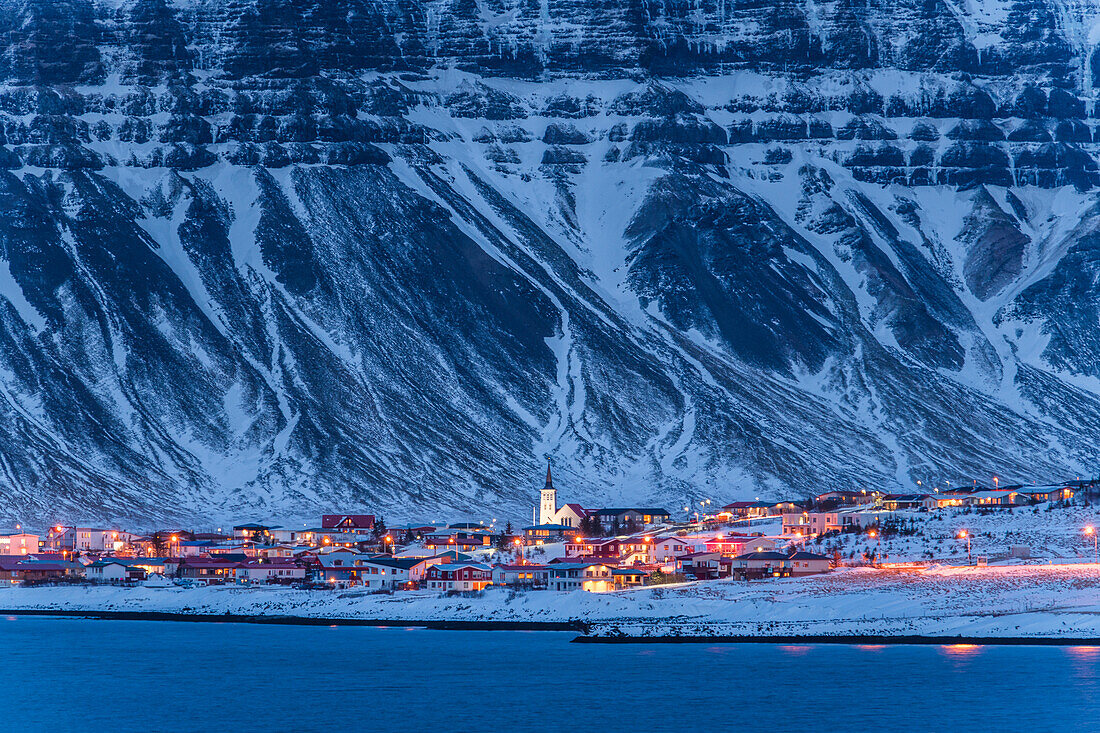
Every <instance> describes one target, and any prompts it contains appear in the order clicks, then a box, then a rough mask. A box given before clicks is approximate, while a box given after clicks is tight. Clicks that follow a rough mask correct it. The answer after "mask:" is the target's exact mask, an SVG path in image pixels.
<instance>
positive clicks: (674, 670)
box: [0, 617, 1100, 733]
mask: <svg viewBox="0 0 1100 733" xmlns="http://www.w3.org/2000/svg"><path fill="white" fill-rule="evenodd" d="M572 637H573V634H568V633H556V632H497V631H492V632H458V631H430V630H422V629H402V628H390V629H376V628H359V627H336V628H330V627H309V626H257V625H250V624H207V623H194V624H192V623H174V622H158V621H150V622H142V621H91V620H69V619H53V618H27V617H7V618H4V617H0V691H2V692H0V700H2V701H3V702H0V729H2V730H5V731H7V730H11V731H38V730H43V731H46V730H50V731H52V730H67V731H84V730H98V731H126V732H128V733H129V732H136V731H161V730H164V731H172V733H185V732H186V731H208V730H209V731H264V732H265V733H269V732H273V731H274V732H279V731H293V732H295V733H303V732H308V731H324V732H325V733H333V732H334V731H345V730H346V731H353V730H387V731H393V732H394V733H403V732H404V731H415V730H424V731H430V732H432V733H444V731H446V732H447V733H452V732H453V733H475V732H478V733H480V732H481V731H493V732H494V733H495V732H496V731H508V732H509V733H510V732H511V731H539V732H542V731H547V732H556V731H571V732H577V731H584V732H585V733H589V732H590V731H600V732H601V733H612V732H617V731H630V732H631V733H635V732H638V731H653V732H654V733H658V732H664V731H670V732H671V731H675V732H677V733H682V732H684V731H708V733H720V732H721V731H725V730H730V729H731V727H732V726H734V725H736V727H737V728H745V729H747V730H751V731H761V732H763V733H771V732H774V731H799V733H802V732H803V731H850V730H857V731H872V732H874V733H883V732H887V731H914V730H920V731H924V730H928V731H987V730H988V731H1028V732H1029V733H1036V732H1037V731H1053V730H1058V731H1073V732H1074V733H1078V732H1079V731H1092V730H1095V731H1100V705H1098V703H1100V649H1091V648H1089V649H1086V648H1058V647H1046V648H1044V647H918V646H907V647H859V646H829V645H820V646H767V645H753V644H746V645H714V646H709V645H672V644H667V645H639V646H634V645H621V646H620V645H608V646H604V645H588V644H570V643H568V642H569V640H570V639H571V638H572Z"/></svg>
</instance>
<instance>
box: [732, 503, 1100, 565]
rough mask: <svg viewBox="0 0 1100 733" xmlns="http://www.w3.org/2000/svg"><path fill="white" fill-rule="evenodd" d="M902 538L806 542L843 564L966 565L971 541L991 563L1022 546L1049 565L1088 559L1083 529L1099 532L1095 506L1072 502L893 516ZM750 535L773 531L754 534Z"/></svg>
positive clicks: (1090, 548) (1099, 509) (1089, 546)
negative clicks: (964, 536) (869, 557)
mask: <svg viewBox="0 0 1100 733" xmlns="http://www.w3.org/2000/svg"><path fill="white" fill-rule="evenodd" d="M895 516H896V518H897V519H898V520H899V523H901V524H902V525H905V527H906V530H905V532H902V533H893V534H891V533H889V532H887V533H885V534H884V536H883V537H882V538H881V540H876V539H873V538H872V537H870V536H869V535H868V534H866V533H856V534H842V535H839V536H837V535H834V536H832V537H822V538H819V539H815V540H810V541H808V542H807V543H806V545H805V547H806V549H807V550H810V551H812V552H819V553H822V554H825V555H828V556H830V557H834V556H835V555H836V553H838V552H839V554H840V559H841V560H842V561H844V562H845V563H851V562H859V561H861V560H862V559H863V558H864V556H865V555H866V554H868V553H875V552H877V553H878V554H879V555H880V556H882V557H883V559H884V560H885V561H886V562H925V563H928V562H965V561H966V542H965V541H962V540H959V539H958V535H959V532H960V531H963V530H965V531H966V532H967V533H968V534H969V535H970V537H971V552H972V554H973V556H974V557H987V558H989V560H990V561H991V562H995V561H997V560H998V559H1000V558H1004V557H1006V556H1007V555H1009V549H1010V548H1011V547H1013V546H1018V547H1027V548H1028V550H1029V551H1030V554H1031V555H1032V557H1036V558H1042V559H1049V560H1066V559H1069V560H1090V559H1093V558H1094V553H1095V548H1094V545H1093V540H1092V537H1090V536H1088V535H1086V534H1085V533H1084V529H1085V528H1086V527H1088V526H1090V525H1091V526H1094V527H1096V528H1097V529H1100V506H1098V505H1090V504H1085V503H1083V502H1074V503H1069V504H1066V505H1062V504H1050V503H1045V504H1038V505H1035V506H1022V507H1013V508H1005V509H985V510H978V509H975V508H953V509H941V510H938V511H934V512H917V511H912V512H904V511H902V512H896V513H895ZM753 531H764V532H770V531H776V532H777V531H778V529H775V530H769V529H759V528H757V527H756V526H754V527H753Z"/></svg>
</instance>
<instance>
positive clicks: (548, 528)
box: [523, 524, 579, 545]
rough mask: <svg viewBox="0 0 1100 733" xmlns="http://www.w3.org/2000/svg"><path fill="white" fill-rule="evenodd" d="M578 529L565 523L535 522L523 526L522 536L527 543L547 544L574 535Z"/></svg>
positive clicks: (562, 540) (561, 540)
mask: <svg viewBox="0 0 1100 733" xmlns="http://www.w3.org/2000/svg"><path fill="white" fill-rule="evenodd" d="M578 532H579V530H577V529H574V528H573V527H570V526H568V525H565V524H535V525H532V526H530V527H524V528H523V536H524V537H525V538H526V540H527V544H529V545H548V544H551V543H554V542H564V541H565V540H566V539H568V538H571V537H575V536H576V535H577V534H578Z"/></svg>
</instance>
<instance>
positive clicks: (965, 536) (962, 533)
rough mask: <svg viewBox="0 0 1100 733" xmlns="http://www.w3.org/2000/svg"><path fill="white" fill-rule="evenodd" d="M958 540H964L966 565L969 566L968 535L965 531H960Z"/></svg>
mask: <svg viewBox="0 0 1100 733" xmlns="http://www.w3.org/2000/svg"><path fill="white" fill-rule="evenodd" d="M958 537H959V539H960V540H966V564H967V565H969V564H970V533H969V532H967V531H966V530H965V529H964V530H961V531H960V532H959V535H958Z"/></svg>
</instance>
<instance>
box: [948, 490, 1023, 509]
mask: <svg viewBox="0 0 1100 733" xmlns="http://www.w3.org/2000/svg"><path fill="white" fill-rule="evenodd" d="M1030 500H1031V499H1030V497H1029V496H1027V495H1026V494H1021V493H1020V492H1019V491H1016V490H1014V489H999V490H992V491H988V490H983V491H974V492H971V493H970V494H967V496H966V498H965V499H964V501H965V503H966V504H967V505H968V506H988V507H1004V506H1017V505H1019V504H1028V503H1030Z"/></svg>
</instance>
